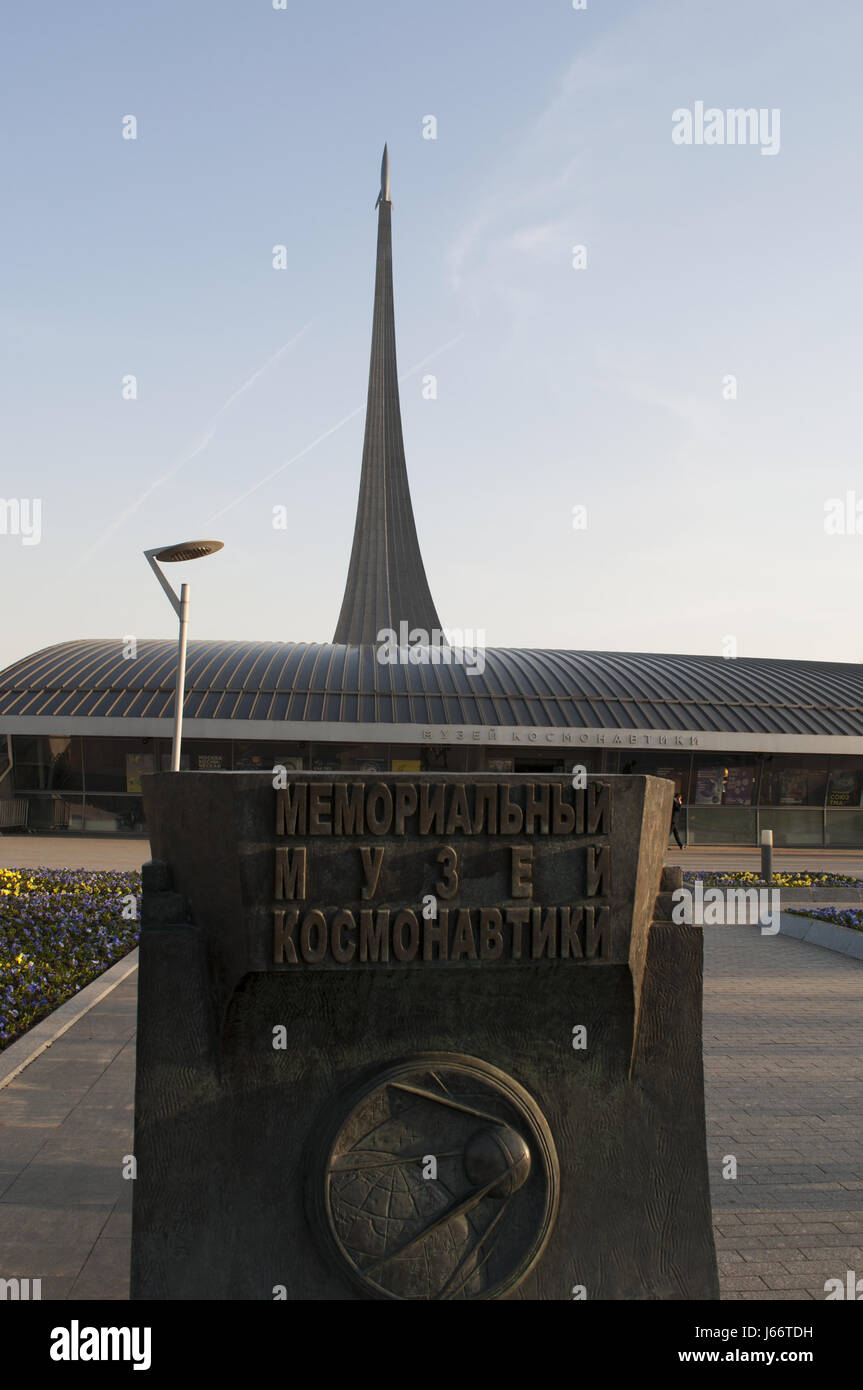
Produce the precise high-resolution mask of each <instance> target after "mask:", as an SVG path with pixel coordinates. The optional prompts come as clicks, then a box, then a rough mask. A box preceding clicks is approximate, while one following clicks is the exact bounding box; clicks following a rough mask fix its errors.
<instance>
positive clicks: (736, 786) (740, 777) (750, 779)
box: [725, 767, 755, 806]
mask: <svg viewBox="0 0 863 1390" xmlns="http://www.w3.org/2000/svg"><path fill="white" fill-rule="evenodd" d="M754 783H755V769H754V768H753V767H730V768H729V769H728V780H727V781H726V783H725V804H726V806H751V805H752V788H753V786H754Z"/></svg>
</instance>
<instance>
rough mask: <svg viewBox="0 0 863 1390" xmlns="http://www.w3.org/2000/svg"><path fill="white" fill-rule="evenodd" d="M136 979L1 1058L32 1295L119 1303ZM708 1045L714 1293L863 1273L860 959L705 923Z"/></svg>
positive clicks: (5, 1177) (14, 1188)
mask: <svg viewBox="0 0 863 1390" xmlns="http://www.w3.org/2000/svg"><path fill="white" fill-rule="evenodd" d="M130 843H131V842H130ZM138 843H140V842H138ZM114 969H115V970H118V971H119V972H120V973H122V969H121V967H114ZM103 978H104V977H103ZM136 979H137V973H136V972H135V971H134V970H133V971H132V973H130V974H128V975H126V977H125V978H124V979H122V980H121V982H120V983H119V984H118V985H117V986H116V988H114V989H113V990H111V992H110V993H108V994H107V995H106V996H105V997H103V998H102V999H101V1000H100V1001H99V1002H98V1003H97V1004H96V1005H95V1006H94V1007H93V1008H91V1009H90V1010H89V1011H88V1012H86V1013H85V1014H84V1015H83V1016H82V1017H79V1018H78V1019H77V1021H75V1022H73V1023H72V1024H71V1026H69V1027H68V1028H67V1030H66V1031H65V1032H64V1033H63V1034H62V1036H61V1037H60V1038H59V1039H58V1040H57V1041H56V1042H54V1043H53V1044H52V1045H51V1046H50V1047H48V1048H47V1049H46V1050H44V1051H42V1052H41V1053H40V1054H39V1055H38V1056H37V1057H36V1058H35V1060H33V1061H32V1062H30V1063H29V1064H28V1065H24V1066H23V1069H21V1070H18V1071H17V1072H16V1073H15V1074H14V1075H13V1076H12V1077H11V1079H10V1080H9V1081H8V1082H7V1084H6V1085H5V1086H4V1085H2V1077H3V1075H4V1074H8V1072H9V1070H10V1063H13V1062H14V1064H15V1066H19V1067H20V1066H21V1063H22V1062H24V1061H26V1058H27V1056H28V1053H29V1052H31V1051H32V1050H33V1048H34V1046H36V1045H38V1043H39V1039H38V1036H35V1035H36V1030H33V1031H32V1032H31V1033H30V1034H28V1035H27V1036H26V1038H24V1039H21V1040H19V1042H18V1043H17V1044H14V1045H13V1047H14V1048H15V1049H16V1051H15V1053H14V1055H13V1054H12V1049H7V1050H6V1052H5V1053H2V1054H0V1087H2V1088H0V1250H2V1266H3V1267H2V1270H0V1274H2V1275H5V1276H6V1277H9V1276H13V1275H17V1276H18V1277H30V1278H41V1279H42V1281H43V1283H42V1290H43V1297H44V1298H61V1299H62V1298H76V1299H77V1298H81V1299H94V1298H113V1299H123V1298H128V1294H129V1276H128V1266H129V1243H130V1204H131V1190H132V1184H131V1181H128V1180H124V1178H123V1175H122V1173H123V1163H124V1159H125V1156H126V1155H128V1154H130V1153H131V1152H132V1108H133V1092H134V1034H135V992H136V990H135V986H136ZM98 986H99V982H96V986H95V987H96V988H98ZM88 988H89V989H94V986H93V985H91V986H89V987H88ZM70 1007H71V1008H72V1009H74V1008H75V1001H70V1004H69V1005H66V1006H64V1008H66V1009H69V1008H70ZM72 1016H73V1015H70V1017H72ZM704 1047H705V1061H706V1075H707V1115H708V1122H707V1123H708V1152H709V1158H710V1167H711V1174H712V1190H713V1204H714V1214H715V1226H716V1244H717V1252H718V1257H719V1264H720V1278H721V1286H722V1296H723V1298H725V1299H764V1298H781V1299H792V1300H793V1299H812V1298H815V1299H823V1298H824V1283H825V1280H827V1279H830V1278H841V1279H844V1278H845V1276H846V1271H847V1270H849V1269H853V1270H857V1271H860V1272H861V1273H863V962H859V961H855V960H851V959H848V958H846V957H844V956H840V955H837V954H836V953H835V952H833V951H828V950H823V949H821V948H820V947H818V946H813V945H809V944H806V943H804V942H799V941H794V940H792V939H789V938H787V937H784V936H762V935H761V933H760V932H759V931H758V929H757V928H756V927H749V926H734V927H708V928H706V929H705V1003H704ZM4 1066H5V1073H4V1071H3V1068H4ZM12 1070H14V1067H12ZM728 1156H733V1157H734V1158H735V1159H736V1161H737V1177H736V1178H735V1179H728V1180H726V1179H723V1178H722V1176H721V1173H722V1168H723V1164H725V1163H727V1158H728Z"/></svg>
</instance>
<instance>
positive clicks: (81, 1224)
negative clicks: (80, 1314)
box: [0, 957, 137, 1299]
mask: <svg viewBox="0 0 863 1390" xmlns="http://www.w3.org/2000/svg"><path fill="white" fill-rule="evenodd" d="M129 959H130V958H129V957H127V958H126V961H127V963H128V961H129ZM120 964H121V965H122V964H123V963H122V962H121V963H120ZM113 969H114V970H115V972H117V978H118V979H119V983H117V984H116V985H115V986H114V988H113V989H112V990H111V991H110V993H108V994H107V995H104V996H103V997H101V998H100V999H98V1002H96V1003H95V1004H94V1006H93V1007H92V1009H91V1010H90V1011H89V1012H88V1013H85V1014H84V1015H83V1016H81V1017H79V1018H77V1021H75V1022H74V1023H73V1024H72V1026H71V1027H69V1028H68V1030H67V1031H66V1032H64V1033H63V1034H62V1035H61V1036H60V1037H58V1038H57V1040H56V1041H55V1042H53V1043H51V1044H50V1045H49V1046H48V1047H46V1048H45V1050H44V1051H41V1052H40V1053H39V1054H38V1055H37V1056H36V1057H35V1058H34V1059H33V1060H32V1061H30V1062H29V1063H28V1064H26V1065H25V1066H24V1067H23V1069H22V1070H20V1071H17V1072H16V1073H15V1074H14V1075H12V1076H11V1079H10V1080H9V1081H8V1082H7V1083H6V1084H5V1085H3V1086H2V1088H0V1276H2V1277H6V1278H11V1277H15V1276H17V1277H18V1278H35V1279H38V1278H41V1279H42V1281H43V1283H42V1297H43V1299H66V1298H79V1297H80V1298H121V1299H123V1298H128V1296H129V1252H130V1239H131V1231H130V1229H129V1225H128V1223H129V1213H130V1211H131V1195H132V1194H131V1182H129V1181H126V1180H124V1179H123V1177H122V1169H123V1156H124V1155H126V1154H130V1153H131V1152H132V1108H133V1100H134V1082H135V1078H134V1056H135V1053H134V1033H135V1024H136V1017H135V1006H136V994H137V969H136V968H135V966H134V963H133V965H132V973H125V975H124V974H123V972H121V971H117V967H113ZM127 971H128V964H127ZM108 973H110V972H108ZM100 979H101V982H104V980H105V979H106V976H102V977H100ZM94 983H95V985H99V984H100V981H95V982H94ZM88 989H91V990H92V989H93V986H88ZM82 993H83V991H82ZM80 997H81V996H80V995H79V996H76V998H77V999H78V1000H79V1001H80ZM74 1004H75V1000H70V1001H69V1004H67V1005H64V1006H63V1007H64V1009H68V1008H69V1005H74ZM61 1012H62V1011H61V1010H58V1011H57V1012H56V1013H55V1014H54V1015H52V1018H53V1019H55V1020H56V1018H57V1015H58V1014H60V1013H61ZM48 1023H49V1021H48V1020H46V1024H45V1025H39V1026H40V1027H41V1028H43V1042H44V1033H45V1028H46V1026H47V1025H48ZM35 1032H36V1030H35V1029H33V1030H31V1033H29V1034H26V1035H25V1037H24V1038H21V1039H19V1041H18V1042H17V1043H14V1044H13V1045H12V1048H17V1049H27V1048H28V1046H29V1047H30V1048H31V1051H32V1046H31V1045H30V1044H29V1043H28V1039H31V1038H32V1036H33V1034H34V1033H35ZM12 1048H7V1049H6V1052H4V1053H0V1068H2V1065H3V1060H4V1058H5V1057H7V1056H8V1053H9V1052H11V1051H12Z"/></svg>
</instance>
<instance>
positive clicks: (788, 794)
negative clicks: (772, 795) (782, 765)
mask: <svg viewBox="0 0 863 1390" xmlns="http://www.w3.org/2000/svg"><path fill="white" fill-rule="evenodd" d="M808 783H809V778H808V777H807V775H806V773H805V772H780V774H779V805H780V806H805V804H806V792H807V790H808Z"/></svg>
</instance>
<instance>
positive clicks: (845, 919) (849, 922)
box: [788, 907, 863, 931]
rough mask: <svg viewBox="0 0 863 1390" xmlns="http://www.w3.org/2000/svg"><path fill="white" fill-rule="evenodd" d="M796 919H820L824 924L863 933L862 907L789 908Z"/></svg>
mask: <svg viewBox="0 0 863 1390" xmlns="http://www.w3.org/2000/svg"><path fill="white" fill-rule="evenodd" d="M788 911H789V912H793V913H794V915H795V917H818V918H819V919H820V921H822V922H833V923H834V924H835V925H836V926H837V927H850V928H851V930H852V931H863V908H860V907H808V908H802V907H789V908H788Z"/></svg>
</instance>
